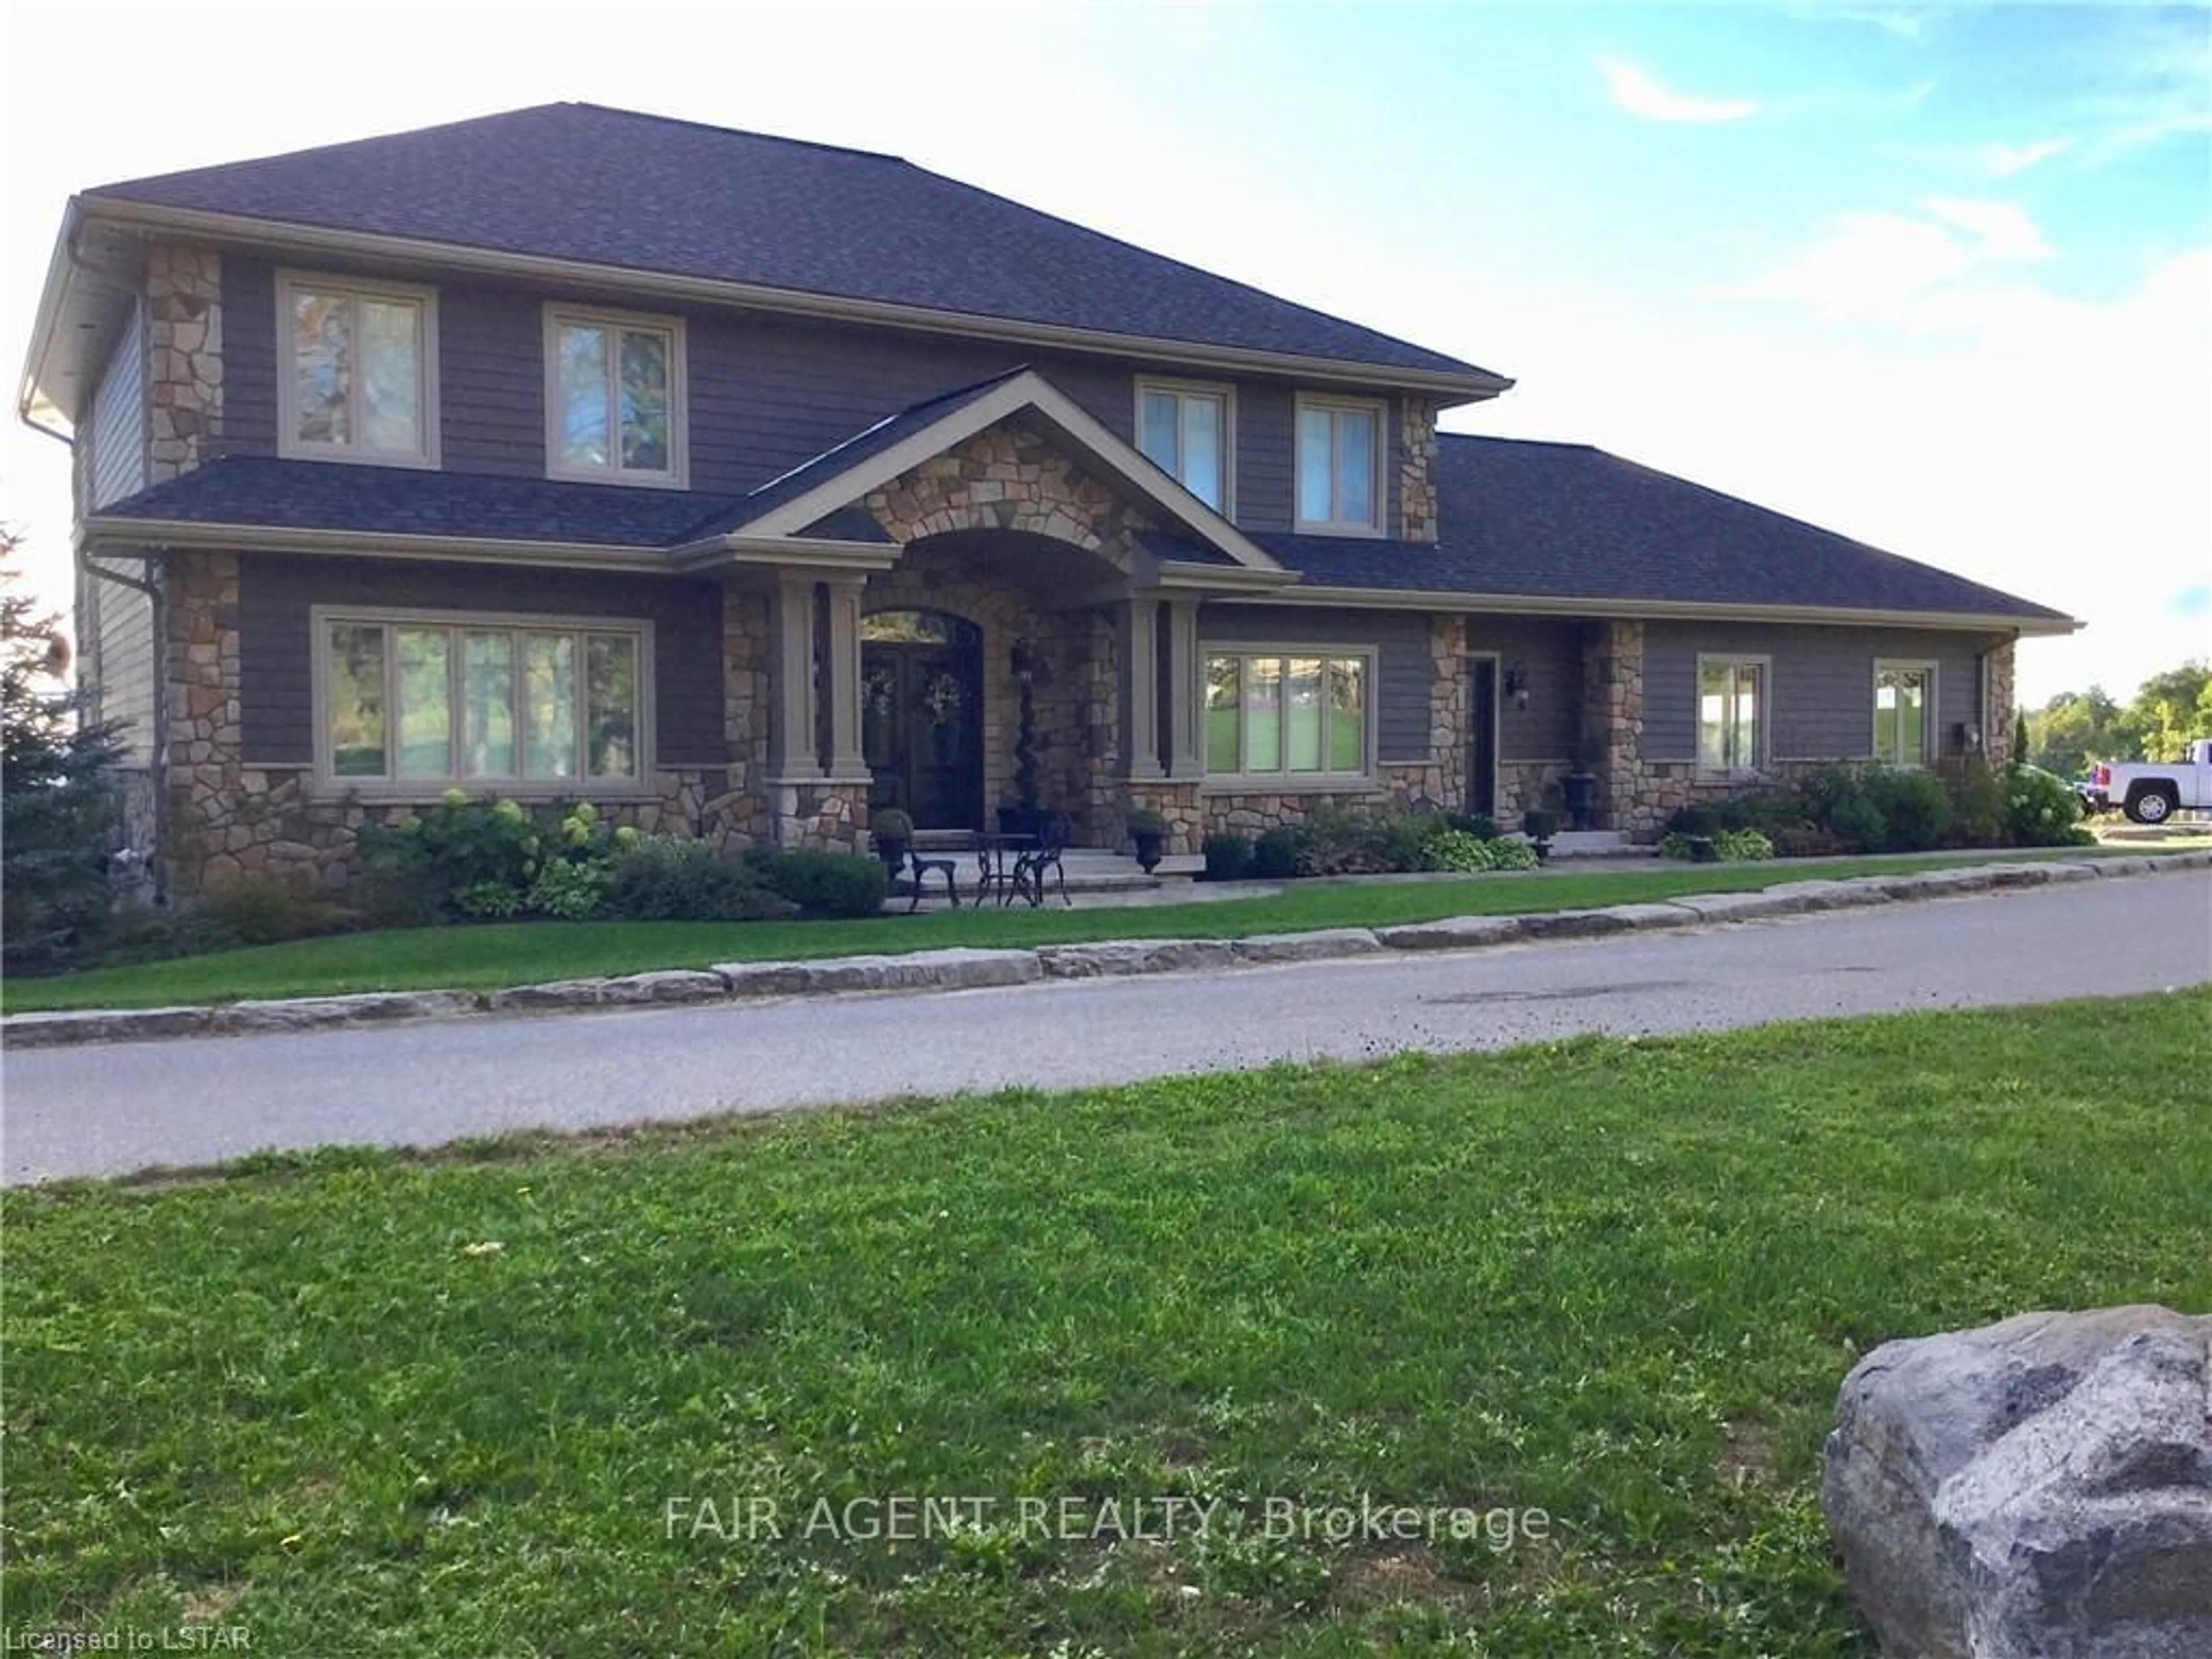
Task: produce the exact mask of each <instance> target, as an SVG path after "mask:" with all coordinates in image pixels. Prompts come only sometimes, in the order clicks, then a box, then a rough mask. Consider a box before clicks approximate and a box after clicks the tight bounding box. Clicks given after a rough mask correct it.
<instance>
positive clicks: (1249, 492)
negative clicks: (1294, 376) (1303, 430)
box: [1237, 380, 1297, 530]
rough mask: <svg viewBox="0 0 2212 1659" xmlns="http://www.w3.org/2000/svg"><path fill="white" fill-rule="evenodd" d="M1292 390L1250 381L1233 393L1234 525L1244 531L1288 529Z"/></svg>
mask: <svg viewBox="0 0 2212 1659" xmlns="http://www.w3.org/2000/svg"><path fill="white" fill-rule="evenodd" d="M1296 402H1297V392H1295V391H1294V390H1293V389H1292V388H1291V387H1290V386H1283V385H1279V384H1276V383H1273V382H1269V381H1264V380H1255V381H1250V382H1248V383H1247V384H1245V385H1243V386H1239V387H1238V388H1237V523H1238V524H1239V525H1240V526H1243V528H1244V529H1246V530H1290V529H1291V528H1293V527H1294V526H1293V525H1292V522H1291V516H1292V515H1291V495H1292V490H1293V489H1294V484H1293V482H1292V479H1293V461H1292V459H1291V458H1292V447H1293V445H1294V443H1295V441H1296V428H1297V420H1296V416H1295V415H1294V413H1293V410H1294V408H1295V405H1296Z"/></svg>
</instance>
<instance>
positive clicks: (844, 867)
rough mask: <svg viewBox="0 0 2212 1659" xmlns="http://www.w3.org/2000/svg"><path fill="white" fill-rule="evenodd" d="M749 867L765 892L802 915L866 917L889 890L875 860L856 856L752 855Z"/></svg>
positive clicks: (879, 905) (881, 903)
mask: <svg viewBox="0 0 2212 1659" xmlns="http://www.w3.org/2000/svg"><path fill="white" fill-rule="evenodd" d="M752 864H753V868H754V869H755V870H756V871H757V872H759V875H760V878H761V880H762V881H763V883H765V884H767V886H768V888H769V890H770V891H772V892H774V893H776V894H778V895H780V896H782V897H784V898H787V899H788V900H790V901H791V902H793V904H795V905H797V906H798V907H799V914H800V915H807V916H872V915H875V914H876V913H877V912H878V910H880V909H882V908H884V896H886V895H887V894H888V893H889V892H890V872H889V871H887V870H885V869H884V866H883V863H882V861H881V860H878V859H871V858H863V857H861V856H860V854H856V853H817V852H776V853H756V854H753V855H752Z"/></svg>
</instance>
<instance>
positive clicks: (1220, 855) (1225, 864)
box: [1202, 831, 1252, 881]
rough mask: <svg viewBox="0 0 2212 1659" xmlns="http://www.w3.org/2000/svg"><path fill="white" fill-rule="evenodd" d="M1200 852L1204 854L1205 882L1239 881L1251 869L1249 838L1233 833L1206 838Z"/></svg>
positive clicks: (1250, 842)
mask: <svg viewBox="0 0 2212 1659" xmlns="http://www.w3.org/2000/svg"><path fill="white" fill-rule="evenodd" d="M1202 850H1203V851H1204V852H1205V854H1206V876H1205V879H1206V880H1207V881H1241V880H1243V878H1244V874H1245V872H1247V871H1249V869H1251V867H1252V841H1251V837H1250V836H1240V835H1237V834H1236V833H1234V832H1233V831H1224V832H1223V833H1221V834H1218V835H1212V836H1207V837H1206V845H1205V847H1204V848H1203V849H1202Z"/></svg>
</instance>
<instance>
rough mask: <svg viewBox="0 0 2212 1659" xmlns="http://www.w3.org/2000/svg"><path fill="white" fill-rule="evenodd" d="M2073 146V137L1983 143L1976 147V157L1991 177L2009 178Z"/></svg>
mask: <svg viewBox="0 0 2212 1659" xmlns="http://www.w3.org/2000/svg"><path fill="white" fill-rule="evenodd" d="M2073 148H2074V141H2073V140H2072V139H2071V138H2038V139H2037V140H2035V141H2034V142H2033V143H2027V144H1983V145H1981V146H1979V147H1978V149H1976V150H1975V151H1974V157H1975V160H1976V161H1978V162H1980V164H1981V167H1982V171H1983V172H1984V173H1988V174H1989V176H1990V178H1992V179H2009V178H2012V177H2013V176H2014V175H2015V174H2016V173H2025V172H2027V170H2028V169H2029V168H2030V167H2038V166H2040V165H2041V164H2042V163H2043V162H2045V161H2049V160H2050V159H2051V157H2052V156H2054V155H2064V154H2065V153H2066V152H2067V151H2068V150H2069V149H2073Z"/></svg>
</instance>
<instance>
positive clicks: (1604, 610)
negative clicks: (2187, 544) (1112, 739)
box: [1225, 586, 2087, 635]
mask: <svg viewBox="0 0 2212 1659" xmlns="http://www.w3.org/2000/svg"><path fill="white" fill-rule="evenodd" d="M1225 602H1226V603H1230V604H1237V603H1248V604H1249V603H1251V602H1252V601H1249V600H1245V601H1238V600H1228V601H1225ZM1265 602H1267V603H1270V604H1277V605H1349V606H1354V607H1357V608H1358V609H1360V610H1363V611H1485V612H1488V613H1490V614H1492V615H1495V616H1508V617H1620V618H1623V619H1625V620H1628V621H1638V622H1672V621H1682V622H1773V623H1808V624H1814V625H1818V626H1823V627H1833V628H1869V627H1872V628H1927V629H1947V630H1954V631H1955V630H1965V631H1969V632H1978V633H1990V632H1995V631H1999V630H2009V631H2011V632H2013V633H2015V634H2018V635H2066V634H2073V633H2077V632H2079V631H2080V630H2081V629H2083V628H2085V627H2087V623H2082V622H2079V621H2076V620H2075V618H2074V617H2035V616H2023V615H2015V614H2011V613H2008V612H1999V611H1883V610H1875V609H1861V608H1857V607H1853V606H1848V605H1730V604H1723V603H1704V602H1699V601H1694V600H1686V599H1577V598H1572V597H1570V596H1567V595H1564V594H1562V595H1545V594H1528V593H1459V592H1448V591H1443V590H1438V589H1433V588H1430V589H1413V588H1387V587H1314V586H1301V587H1297V588H1291V589H1285V590H1284V591H1283V592H1280V593H1277V594H1273V595H1269V596H1267V599H1266V601H1265Z"/></svg>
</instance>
